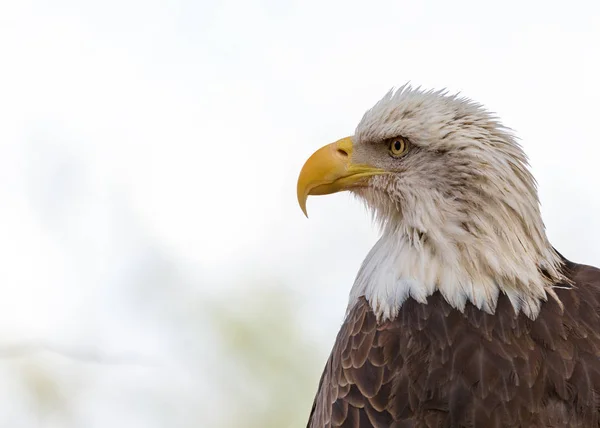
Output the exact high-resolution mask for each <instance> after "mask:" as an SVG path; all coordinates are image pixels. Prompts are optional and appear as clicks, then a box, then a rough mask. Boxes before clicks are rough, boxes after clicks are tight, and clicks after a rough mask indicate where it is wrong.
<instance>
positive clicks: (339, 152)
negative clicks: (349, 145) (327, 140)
mask: <svg viewBox="0 0 600 428" xmlns="http://www.w3.org/2000/svg"><path fill="white" fill-rule="evenodd" d="M337 152H338V154H339V155H340V156H341V157H343V158H347V157H348V152H347V151H346V150H344V149H337Z"/></svg>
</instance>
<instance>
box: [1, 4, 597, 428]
mask: <svg viewBox="0 0 600 428" xmlns="http://www.w3.org/2000/svg"><path fill="white" fill-rule="evenodd" d="M557 3H558V2H557ZM599 46H600V3H599V2H597V1H593V0H590V1H587V2H585V1H570V2H567V3H564V2H563V3H561V4H553V3H552V2H547V1H543V2H542V1H539V2H533V1H532V2H523V1H504V2H495V3H489V2H479V1H470V2H469V1H467V2H461V1H459V2H456V1H453V2H446V1H442V0H439V1H373V2H371V3H367V2H352V1H348V0H345V1H331V2H324V1H316V0H315V1H310V0H309V1H307V0H303V1H287V2H286V1H276V0H262V1H261V0H253V1H243V0H237V1H216V0H204V1H191V0H149V1H148V0H145V1H142V0H118V1H117V0H104V1H102V2H100V1H97V2H86V1H75V0H71V1H69V0H54V1H52V2H48V1H41V0H39V1H36V0H13V1H11V0H4V1H2V2H1V3H0V206H1V208H0V291H1V295H0V427H11V428H18V427H44V428H46V427H67V428H68V427H85V428H94V427H102V428H104V427H128V428H129V427H149V428H159V427H170V428H171V427H173V428H187V427H216V428H221V427H241V426H244V427H267V428H280V427H283V428H288V427H302V426H304V424H305V423H306V419H307V416H308V413H309V411H310V406H311V404H312V399H313V396H314V393H315V391H316V388H317V384H318V380H319V377H320V374H321V371H322V369H323V366H324V364H325V360H326V358H327V355H328V353H329V351H330V348H331V345H332V344H333V341H334V338H335V335H336V333H337V331H338V329H339V326H340V324H341V322H342V318H343V315H344V311H345V307H346V303H347V295H348V292H349V290H350V287H351V285H352V282H353V279H354V276H355V274H356V272H357V269H358V267H359V265H360V262H361V261H362V259H363V257H364V256H365V255H366V253H367V252H368V250H369V248H370V247H371V245H372V244H373V243H374V241H375V240H376V238H377V230H375V228H374V227H373V225H372V224H371V222H370V219H369V217H368V216H367V215H366V213H365V210H364V209H363V207H362V205H361V204H360V203H358V202H356V201H354V200H353V199H352V198H351V197H350V196H349V195H347V194H337V195H332V196H330V197H328V198H312V199H311V200H310V201H309V213H310V215H311V218H310V220H307V219H306V218H304V217H303V215H302V213H301V211H300V209H299V208H298V206H297V203H296V190H295V185H296V178H297V174H298V172H299V170H300V168H301V166H302V164H303V162H304V161H305V159H306V158H307V157H308V156H309V155H310V154H311V153H312V152H313V151H314V150H315V149H317V148H318V147H320V146H322V145H324V144H325V143H329V142H332V141H334V140H336V139H338V138H340V137H343V136H346V135H349V134H352V132H353V130H354V127H355V126H356V124H357V123H358V121H359V119H360V118H361V116H362V114H363V112H364V111H365V110H366V109H367V108H369V107H370V106H371V105H372V104H373V103H375V102H376V101H377V100H378V99H379V98H380V97H381V96H382V95H383V94H384V93H385V92H386V91H387V90H388V89H390V88H391V87H392V86H400V85H402V84H403V83H405V82H407V81H411V82H412V83H413V84H415V85H423V86H424V87H427V88H443V87H446V88H448V89H449V90H450V91H453V92H456V91H460V92H461V93H462V94H463V95H466V96H468V97H471V98H474V99H476V100H477V101H479V102H481V103H483V104H485V105H486V106H487V107H488V108H490V109H491V110H493V111H495V112H497V113H498V114H499V115H500V117H501V118H502V119H503V120H504V122H505V124H506V125H508V126H509V127H511V128H513V129H515V130H516V132H517V133H518V135H519V136H520V137H521V139H522V143H523V145H524V147H525V149H526V151H527V153H528V154H529V156H530V158H531V163H532V167H533V171H534V173H535V176H536V178H537V179H538V182H539V186H540V196H541V200H542V204H543V205H542V210H543V214H544V219H545V222H546V225H547V228H548V233H549V235H550V238H551V241H552V242H553V243H554V245H555V246H556V247H557V248H558V249H559V251H561V252H562V253H563V254H564V255H565V256H567V257H569V258H571V259H573V260H576V261H579V262H583V263H587V264H595V265H600V245H599V244H598V242H600V215H598V213H599V212H600V192H598V187H599V185H600V168H598V156H599V155H600V150H599V148H598V147H599V144H600V138H599V137H598V123H599V121H598V117H599V115H600V107H599V102H598V100H599V99H600V86H599V84H598V76H600V48H599Z"/></svg>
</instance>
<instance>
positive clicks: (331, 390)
mask: <svg viewBox="0 0 600 428" xmlns="http://www.w3.org/2000/svg"><path fill="white" fill-rule="evenodd" d="M565 266H566V272H567V274H568V276H569V277H570V279H571V280H572V281H573V283H574V286H573V287H566V288H557V289H556V293H557V295H558V297H559V298H560V300H561V301H562V303H563V305H564V310H563V309H561V308H560V306H559V305H558V304H557V303H556V302H555V301H554V300H552V299H550V300H549V301H548V302H546V303H544V304H543V306H542V310H541V312H540V315H539V317H538V318H537V319H536V320H535V321H531V320H529V319H528V318H526V317H525V316H524V315H523V314H519V315H516V314H515V312H514V310H513V308H512V306H511V305H510V302H509V300H508V298H507V297H506V296H500V298H499V301H498V306H497V309H496V313H495V314H494V315H490V314H487V313H485V312H482V311H480V310H478V309H477V308H475V307H474V306H472V305H467V307H466V309H465V311H464V313H461V312H459V311H457V310H455V309H453V308H452V307H450V305H448V304H447V303H446V302H445V300H444V299H443V297H442V296H441V295H440V294H439V293H436V294H434V295H433V296H431V297H430V298H429V299H428V304H427V305H423V304H420V303H418V302H416V301H414V300H410V299H409V300H408V301H407V302H405V303H404V305H403V306H402V308H401V309H400V313H399V315H398V317H397V318H396V319H395V320H393V321H387V322H383V323H380V324H377V322H376V319H375V315H374V313H373V311H372V310H371V308H370V306H369V303H368V302H367V301H366V300H365V299H364V298H363V299H360V300H359V301H358V302H357V303H356V305H355V306H354V307H353V308H352V309H351V311H350V312H349V314H348V316H347V317H346V320H345V322H344V324H343V325H342V328H341V329H340V332H339V334H338V336H337V339H336V342H335V344H334V347H333V350H332V353H331V356H330V357H329V360H328V362H327V365H326V366H325V370H324V372H323V375H322V376H321V381H320V383H319V389H318V392H317V395H316V397H315V401H314V404H313V407H312V411H311V414H310V418H309V422H308V428H334V427H353V428H367V427H377V428H390V427H394V428H399V427H423V428H428V427H437V428H440V427H486V428H494V427H507V426H508V427H600V270H598V269H596V268H593V267H590V266H585V265H577V264H574V263H571V262H568V261H566V265H565Z"/></svg>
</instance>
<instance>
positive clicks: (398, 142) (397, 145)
mask: <svg viewBox="0 0 600 428" xmlns="http://www.w3.org/2000/svg"><path fill="white" fill-rule="evenodd" d="M401 148H402V143H401V142H400V141H398V140H396V141H394V149H396V151H397V152H399V151H400V149H401Z"/></svg>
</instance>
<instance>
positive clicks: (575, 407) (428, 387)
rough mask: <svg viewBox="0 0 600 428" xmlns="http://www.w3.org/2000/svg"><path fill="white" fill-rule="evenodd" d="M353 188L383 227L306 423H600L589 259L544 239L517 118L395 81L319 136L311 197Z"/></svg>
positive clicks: (596, 313)
mask: <svg viewBox="0 0 600 428" xmlns="http://www.w3.org/2000/svg"><path fill="white" fill-rule="evenodd" d="M343 190H348V191H350V192H352V193H353V194H355V195H356V196H358V197H359V198H360V199H362V200H363V201H364V202H365V203H366V205H367V206H368V207H369V208H370V209H371V210H372V212H373V214H374V218H375V219H376V220H377V221H378V223H379V225H380V226H381V231H382V233H381V238H380V239H379V240H378V241H377V243H376V244H375V246H374V247H373V248H372V249H371V251H370V252H369V253H368V255H367V257H366V258H365V260H364V262H363V264H362V266H361V267H360V269H359V271H358V274H357V277H356V280H355V282H354V285H353V287H352V289H351V292H350V298H349V304H348V309H347V312H346V315H345V319H344V322H343V325H342V327H341V329H340V331H339V333H338V335H337V338H336V340H335V344H334V346H333V350H332V352H331V355H330V357H329V360H328V361H327V364H326V366H325V370H324V372H323V375H322V376H321V380H320V382H319V386H318V392H317V394H316V397H315V400H314V404H313V407H312V411H311V413H310V418H309V422H308V427H309V428H324V427H327V428H330V427H356V428H365V427H378V428H384V427H385V428H391V427H394V428H400V427H484V428H492V427H598V426H600V359H599V358H600V270H599V269H597V268H594V267H591V266H586V265H582V264H576V263H573V262H571V261H569V260H567V259H566V258H565V257H563V256H562V255H561V254H560V253H558V251H557V250H556V249H555V248H554V247H553V246H552V245H551V243H550V242H549V240H548V237H547V236H546V232H545V227H544V224H543V222H542V218H541V215H540V209H539V201H538V195H537V189H536V183H535V180H534V178H533V176H532V175H531V173H530V171H529V169H528V160H527V157H526V155H525V154H524V152H523V150H522V148H521V147H520V145H519V144H518V143H517V141H516V138H515V136H514V135H513V133H512V131H510V130H509V129H508V128H506V127H504V126H503V125H502V124H501V123H500V122H499V120H498V119H497V118H496V117H495V116H494V115H492V114H491V113H489V112H488V111H487V110H486V109H484V108H483V107H482V106H481V105H480V104H477V103H475V102H473V101H471V100H469V99H466V98H462V97H459V96H458V95H450V94H448V93H447V92H446V91H423V90H421V89H414V88H411V87H409V86H404V87H402V88H400V89H398V90H395V91H394V90H392V91H390V92H389V93H388V94H387V95H385V96H384V97H383V99H381V100H380V101H379V102H377V103H376V104H375V106H373V107H372V108H371V109H370V110H368V111H367V112H366V113H365V114H364V116H363V118H362V120H361V121H360V123H359V124H358V126H357V128H356V131H355V133H354V135H353V136H351V137H347V138H343V139H341V140H339V141H337V142H335V143H333V144H329V145H327V146H325V147H323V148H321V149H319V150H317V151H316V152H315V153H314V154H313V155H312V156H311V157H310V158H309V159H308V160H307V161H306V163H305V164H304V166H303V168H302V171H301V173H300V176H299V179H298V188H297V191H298V202H299V204H300V206H301V208H302V210H303V211H304V213H305V214H306V200H307V198H308V196H309V195H324V194H330V193H334V192H339V191H343Z"/></svg>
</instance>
